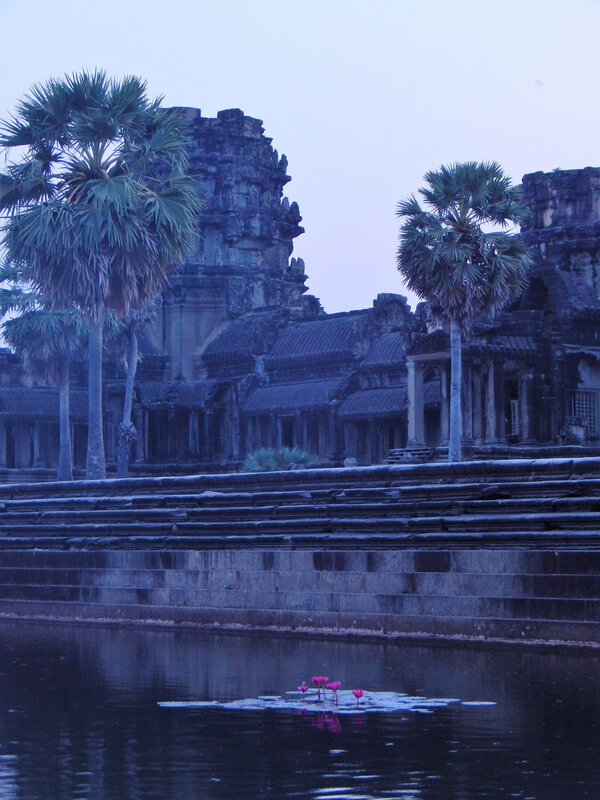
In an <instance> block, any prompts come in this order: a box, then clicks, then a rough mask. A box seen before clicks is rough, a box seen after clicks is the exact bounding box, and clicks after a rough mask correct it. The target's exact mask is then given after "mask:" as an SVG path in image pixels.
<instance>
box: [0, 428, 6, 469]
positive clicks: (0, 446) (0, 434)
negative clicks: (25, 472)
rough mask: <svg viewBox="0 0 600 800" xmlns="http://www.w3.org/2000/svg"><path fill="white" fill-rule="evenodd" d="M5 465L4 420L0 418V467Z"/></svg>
mask: <svg viewBox="0 0 600 800" xmlns="http://www.w3.org/2000/svg"><path fill="white" fill-rule="evenodd" d="M5 466H6V422H5V421H4V420H0V467H5Z"/></svg>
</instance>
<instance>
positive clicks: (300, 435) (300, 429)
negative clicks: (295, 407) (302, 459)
mask: <svg viewBox="0 0 600 800" xmlns="http://www.w3.org/2000/svg"><path fill="white" fill-rule="evenodd" d="M303 417H304V414H303V413H302V412H301V411H297V412H296V424H295V426H294V427H295V429H296V444H297V445H298V447H301V448H304V449H306V446H305V444H304V441H305V439H304V425H303Z"/></svg>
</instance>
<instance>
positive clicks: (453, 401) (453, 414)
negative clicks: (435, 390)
mask: <svg viewBox="0 0 600 800" xmlns="http://www.w3.org/2000/svg"><path fill="white" fill-rule="evenodd" d="M461 390H462V348H461V328H460V322H459V321H458V320H456V319H452V318H451V319H450V441H449V446H448V461H460V460H461V459H462V396H461Z"/></svg>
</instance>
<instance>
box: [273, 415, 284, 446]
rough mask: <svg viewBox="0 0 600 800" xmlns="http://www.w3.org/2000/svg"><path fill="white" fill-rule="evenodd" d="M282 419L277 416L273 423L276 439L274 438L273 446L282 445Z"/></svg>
mask: <svg viewBox="0 0 600 800" xmlns="http://www.w3.org/2000/svg"><path fill="white" fill-rule="evenodd" d="M282 427H283V420H282V418H281V417H277V420H276V424H275V431H276V439H275V447H277V448H280V447H283V430H282Z"/></svg>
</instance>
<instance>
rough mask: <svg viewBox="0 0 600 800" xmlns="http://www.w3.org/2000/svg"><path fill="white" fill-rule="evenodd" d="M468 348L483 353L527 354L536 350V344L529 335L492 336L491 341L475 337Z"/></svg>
mask: <svg viewBox="0 0 600 800" xmlns="http://www.w3.org/2000/svg"><path fill="white" fill-rule="evenodd" d="M469 349H471V350H475V351H477V352H485V353H506V354H507V355H509V354H512V355H521V354H522V355H527V354H531V353H535V352H536V349H537V348H536V344H535V341H534V340H533V339H532V337H531V336H502V335H500V336H494V338H493V340H492V341H491V342H486V341H483V342H482V341H479V340H477V339H475V340H474V341H473V342H472V343H471V344H470V346H469Z"/></svg>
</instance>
